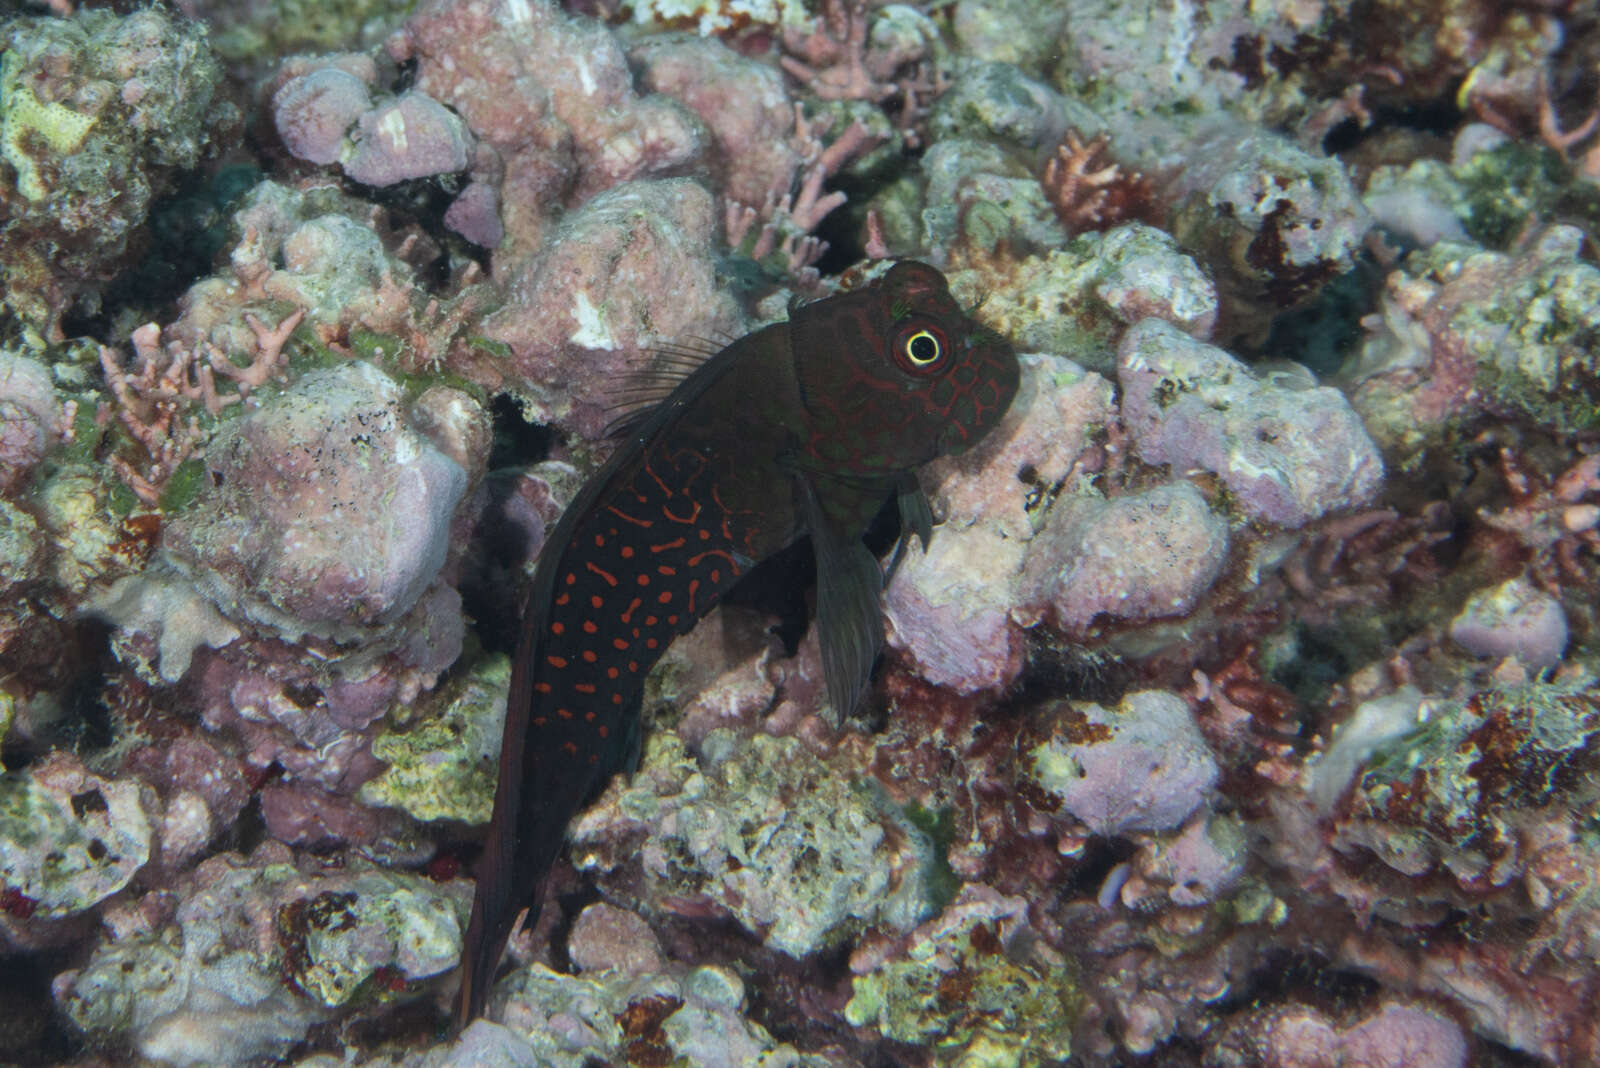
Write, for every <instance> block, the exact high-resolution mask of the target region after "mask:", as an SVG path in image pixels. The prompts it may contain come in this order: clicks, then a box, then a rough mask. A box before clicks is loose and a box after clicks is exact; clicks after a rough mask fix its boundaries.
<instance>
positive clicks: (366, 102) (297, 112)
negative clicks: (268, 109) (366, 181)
mask: <svg viewBox="0 0 1600 1068" xmlns="http://www.w3.org/2000/svg"><path fill="white" fill-rule="evenodd" d="M371 107H372V94H370V93H369V92H368V91H367V83H366V82H365V81H363V80H362V79H361V78H358V77H357V76H356V75H355V74H352V73H351V72H350V71H348V70H343V69H341V68H339V67H321V68H319V69H317V70H313V71H310V72H308V73H306V74H302V75H300V76H299V77H296V78H291V79H290V80H289V81H287V82H285V83H284V84H283V86H282V87H280V88H279V89H278V91H277V92H276V93H273V94H272V121H273V124H274V125H275V126H276V127H277V130H278V136H279V137H280V138H281V139H282V140H283V147H285V148H287V149H288V150H289V152H290V153H291V154H292V155H294V156H296V157H298V158H300V159H303V160H305V161H306V162H308V163H317V164H328V163H334V162H337V161H338V159H339V156H340V155H341V153H342V152H343V151H344V147H345V135H346V134H347V133H349V131H350V127H352V126H354V125H355V123H356V120H357V119H359V118H360V117H361V116H362V115H363V114H364V113H365V112H366V111H367V110H368V109H370V108H371Z"/></svg>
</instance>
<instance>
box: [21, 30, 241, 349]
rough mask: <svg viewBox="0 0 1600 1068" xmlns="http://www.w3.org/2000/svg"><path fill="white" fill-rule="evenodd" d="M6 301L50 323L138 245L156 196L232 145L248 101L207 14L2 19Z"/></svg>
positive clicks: (44, 326)
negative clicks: (218, 48)
mask: <svg viewBox="0 0 1600 1068" xmlns="http://www.w3.org/2000/svg"><path fill="white" fill-rule="evenodd" d="M0 36H3V39H4V47H5V52H4V58H3V59H0V157H3V158H4V160H5V162H6V164H7V166H5V167H3V168H0V200H3V201H4V203H5V205H6V210H5V218H4V220H3V221H0V269H3V270H4V273H5V276H6V289H5V294H4V300H5V303H6V305H7V306H8V307H9V308H10V309H11V311H12V312H13V313H14V314H16V315H18V316H20V317H21V318H22V320H23V321H24V322H26V323H28V324H29V326H30V327H31V328H32V329H35V330H39V331H41V332H43V333H49V332H51V331H54V330H57V329H58V322H59V319H60V317H61V316H62V315H63V314H64V313H65V312H67V311H68V310H70V308H71V307H72V304H73V302H74V301H75V300H76V299H77V298H78V297H79V296H80V295H82V294H85V293H92V292H95V291H96V290H97V289H98V287H99V285H100V284H101V283H103V282H104V281H106V280H107V279H109V278H110V277H111V276H112V275H114V274H115V273H116V272H117V271H118V270H120V269H122V268H124V267H129V266H132V264H129V263H128V260H127V257H128V254H129V252H130V249H134V248H135V247H136V246H135V244H134V242H135V241H136V239H137V237H138V235H139V234H140V233H141V232H142V231H143V228H144V227H145V225H146V217H147V215H148V213H149V211H150V207H151V205H152V203H153V202H154V201H155V200H156V198H158V197H160V196H161V195H163V194H165V193H166V192H168V191H169V190H171V189H172V188H173V186H174V185H175V184H176V182H177V179H178V175H179V173H180V172H182V171H186V170H189V169H191V168H193V167H194V166H195V165H196V164H197V163H198V162H199V161H200V159H201V158H202V156H204V155H205V154H207V153H208V152H211V151H215V150H218V149H223V148H227V147H231V145H232V144H233V143H234V142H235V140H236V138H237V135H238V129H239V115H238V109H237V108H236V107H235V106H234V105H233V104H232V103H230V102H228V101H226V99H225V97H224V94H223V93H221V92H220V85H221V82H222V77H223V75H222V67H221V65H220V64H219V63H218V62H217V60H216V58H215V57H214V56H213V55H212V53H211V49H210V47H209V45H208V42H207V39H206V32H205V30H204V28H203V27H201V26H200V24H198V23H195V22H191V21H188V20H186V19H183V18H180V17H177V16H174V15H172V14H170V13H168V12H167V11H166V10H164V9H159V8H145V9H141V10H137V11H134V12H132V13H131V14H127V15H118V14H114V13H113V12H112V11H110V10H107V9H91V10H87V11H82V12H79V13H78V14H77V15H76V16H75V17H72V18H58V17H55V16H49V17H17V18H11V19H8V20H6V21H5V22H4V23H3V24H0Z"/></svg>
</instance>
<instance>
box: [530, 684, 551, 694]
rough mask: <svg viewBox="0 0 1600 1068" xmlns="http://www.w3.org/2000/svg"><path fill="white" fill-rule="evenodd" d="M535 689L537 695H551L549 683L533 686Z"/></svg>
mask: <svg viewBox="0 0 1600 1068" xmlns="http://www.w3.org/2000/svg"><path fill="white" fill-rule="evenodd" d="M533 689H534V692H535V693H549V692H550V684H549V683H548V682H536V683H534V684H533Z"/></svg>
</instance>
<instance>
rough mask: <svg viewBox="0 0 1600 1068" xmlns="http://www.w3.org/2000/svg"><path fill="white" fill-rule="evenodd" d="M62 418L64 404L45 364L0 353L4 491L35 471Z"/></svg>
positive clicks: (0, 452) (0, 485) (0, 448)
mask: <svg viewBox="0 0 1600 1068" xmlns="http://www.w3.org/2000/svg"><path fill="white" fill-rule="evenodd" d="M60 420H61V405H60V403H59V402H58V401H57V399H56V390H55V386H54V385H53V384H52V383H51V381H50V372H49V371H47V370H46V369H45V367H44V365H43V364H41V363H39V362H38V361H37V360H30V359H28V358H27V357H26V356H13V355H11V354H10V353H0V493H10V492H12V491H13V490H15V489H17V487H19V486H20V485H22V482H23V480H24V479H26V478H27V477H28V475H29V474H31V473H32V472H33V469H34V467H35V466H36V465H37V464H38V463H39V461H40V460H41V459H43V458H44V454H45V450H46V449H47V448H49V446H50V443H51V441H52V440H54V439H55V436H56V433H57V427H58V425H59V423H60Z"/></svg>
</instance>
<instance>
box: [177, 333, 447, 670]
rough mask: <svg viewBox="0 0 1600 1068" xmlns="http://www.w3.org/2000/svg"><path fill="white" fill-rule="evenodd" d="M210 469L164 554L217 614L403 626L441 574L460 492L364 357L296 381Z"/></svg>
mask: <svg viewBox="0 0 1600 1068" xmlns="http://www.w3.org/2000/svg"><path fill="white" fill-rule="evenodd" d="M206 463H207V467H208V471H209V476H210V477H208V478H207V479H206V484H205V487H204V488H203V489H202V491H201V494H200V496H199V497H198V498H197V499H196V501H195V503H194V504H193V506H192V507H191V508H190V509H189V510H187V511H186V512H185V513H184V514H182V515H180V516H178V517H177V518H175V519H174V521H173V522H172V523H171V524H170V525H169V526H168V527H167V536H166V541H165V545H166V548H167V550H168V552H170V553H171V555H172V557H173V558H174V559H175V560H177V561H178V562H179V563H180V565H181V566H183V567H184V568H185V569H187V570H189V571H190V572H191V573H192V574H193V576H194V579H195V581H196V583H197V584H198V585H199V586H200V587H201V588H202V589H203V590H205V591H206V593H207V594H208V595H209V596H210V597H211V598H212V599H213V600H214V601H215V602H216V603H217V605H218V606H219V607H220V608H221V609H222V611H223V612H224V613H226V614H227V615H229V616H231V617H232V618H234V619H241V620H243V619H248V620H251V621H253V622H257V623H263V624H266V625H269V626H272V627H274V628H276V629H277V630H279V631H280V632H281V633H283V634H284V635H286V636H287V637H289V638H291V639H294V638H296V637H298V636H299V635H301V634H304V633H313V634H321V635H326V636H339V637H342V638H346V639H348V638H350V637H353V636H355V635H356V634H358V633H364V632H366V631H367V630H368V629H369V628H372V627H375V626H383V625H386V624H392V623H395V622H397V621H399V620H400V619H401V618H402V617H403V616H404V615H405V614H406V613H407V612H408V611H410V609H411V607H412V606H413V605H414V604H416V603H417V600H418V598H419V597H421V596H422V593H423V591H424V590H425V589H427V587H428V586H429V585H430V584H431V583H432V582H433V581H434V580H435V579H436V578H437V577H438V574H439V569H440V568H441V567H442V566H443V564H444V560H445V554H446V552H447V551H448V548H449V540H448V539H449V531H450V522H451V519H452V517H453V515H454V513H455V509H456V506H457V504H458V503H459V502H460V501H461V498H462V495H463V493H464V492H465V490H466V473H465V472H464V471H462V469H461V467H460V466H459V465H458V464H456V463H455V462H454V461H453V460H451V459H449V458H448V457H446V456H445V455H443V454H442V453H441V452H439V450H438V449H436V448H435V447H434V446H433V444H432V443H431V442H430V441H428V440H427V439H426V438H425V437H423V436H422V435H421V434H419V433H418V432H417V431H416V430H415V429H413V428H412V426H411V425H410V422H409V417H408V415H407V412H406V406H405V403H404V399H403V396H402V393H401V390H400V387H399V386H398V385H397V384H396V383H395V382H394V381H393V380H392V379H390V378H389V377H388V376H387V375H385V374H384V373H383V372H381V371H379V370H378V369H377V368H376V367H373V366H372V365H371V364H367V363H351V364H347V365H344V366H342V367H339V368H336V369H334V370H330V371H321V372H316V373H313V374H310V375H307V376H306V377H304V378H302V379H301V380H300V381H299V382H297V383H296V384H295V385H294V386H293V387H291V388H290V389H289V390H287V391H285V392H284V393H283V394H281V395H279V396H278V397H275V398H272V399H271V400H269V401H268V402H267V403H265V404H263V405H262V407H261V408H260V409H258V410H257V411H255V412H253V413H251V414H250V415H248V416H246V417H244V418H243V419H240V420H238V421H237V422H234V423H231V424H229V425H228V426H227V427H225V428H224V429H223V431H222V432H221V433H220V434H219V435H218V436H217V438H216V440H215V441H214V442H213V443H212V446H211V448H210V449H209V450H208V451H207V454H206Z"/></svg>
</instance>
